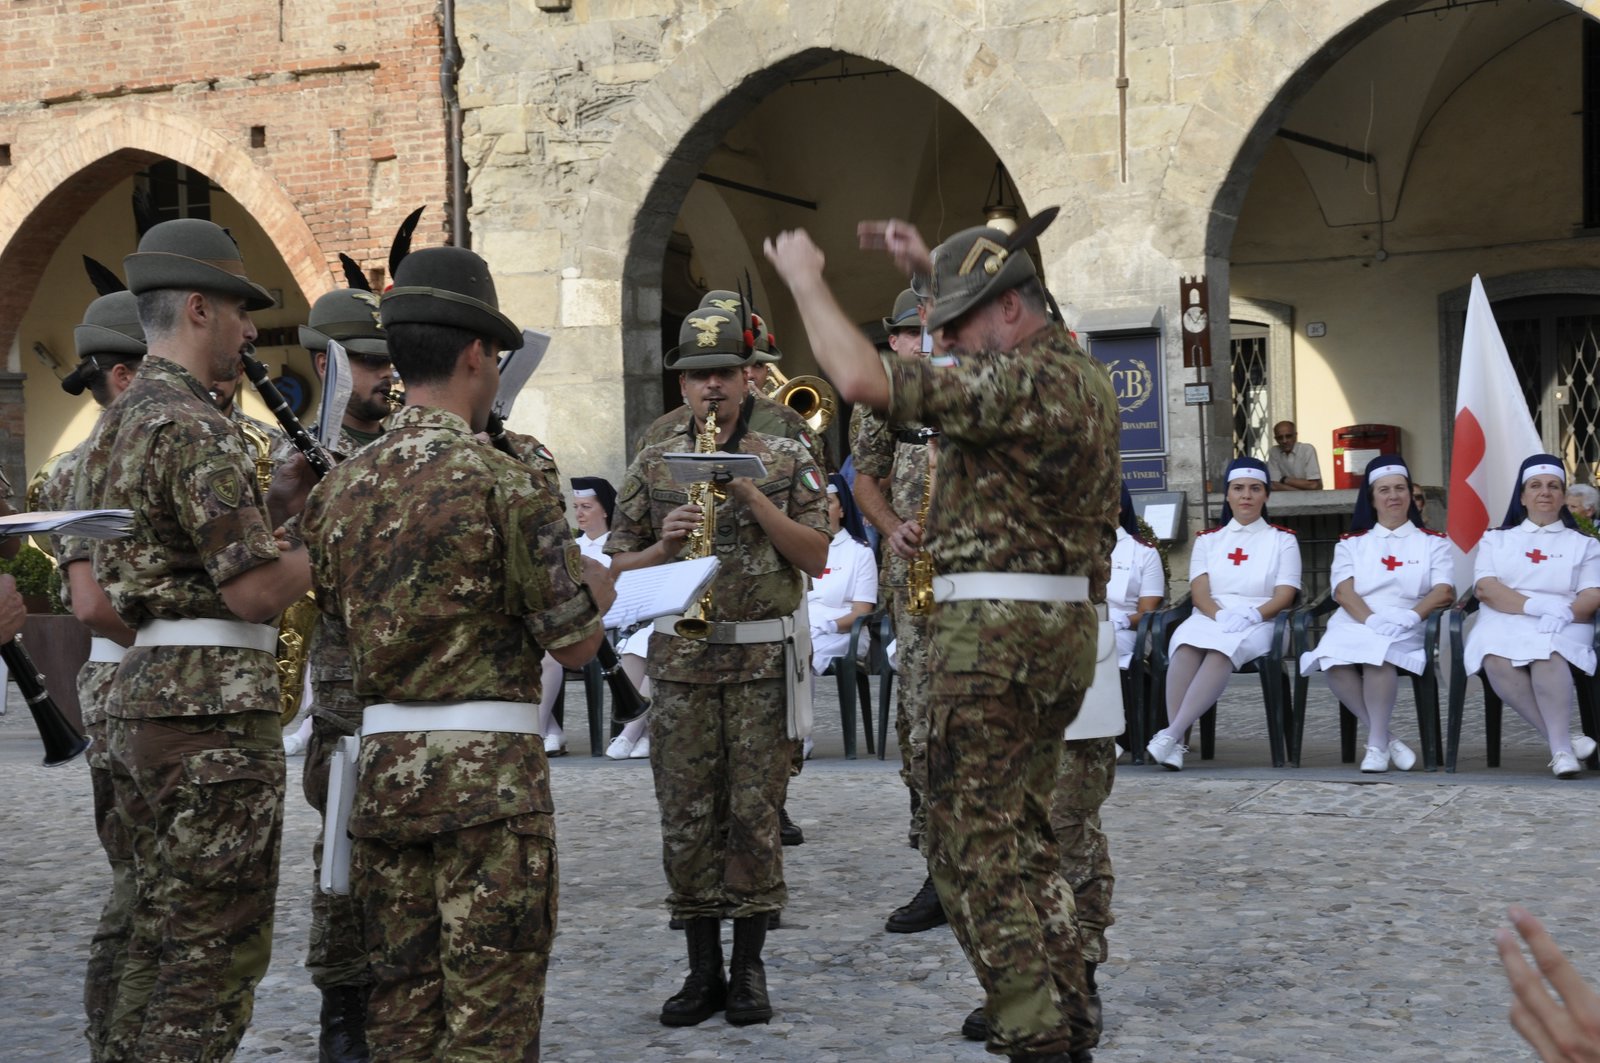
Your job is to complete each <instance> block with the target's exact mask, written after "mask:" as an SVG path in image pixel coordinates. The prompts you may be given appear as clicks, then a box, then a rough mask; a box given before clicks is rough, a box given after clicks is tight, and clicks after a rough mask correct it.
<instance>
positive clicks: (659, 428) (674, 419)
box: [639, 395, 828, 474]
mask: <svg viewBox="0 0 1600 1063" xmlns="http://www.w3.org/2000/svg"><path fill="white" fill-rule="evenodd" d="M743 416H744V418H745V424H746V426H747V427H748V430H749V431H751V432H754V433H756V434H757V435H763V436H778V437H779V438H781V439H793V440H794V441H795V442H797V443H799V444H800V445H801V446H803V447H805V448H806V450H808V451H810V452H811V460H812V461H813V462H815V463H816V466H817V468H818V469H820V470H822V471H823V473H824V474H826V473H827V471H828V455H827V453H826V450H825V448H824V447H823V443H822V438H821V437H820V436H819V435H817V433H815V432H813V431H812V430H811V425H810V424H808V423H806V419H805V418H804V417H801V416H800V415H799V414H798V413H796V412H795V411H794V410H792V409H790V408H789V407H787V406H785V405H784V404H783V403H781V402H774V401H772V400H771V399H769V398H767V397H766V396H765V395H749V396H747V397H746V398H745V400H744V414H743ZM688 430H689V406H688V404H687V403H685V404H684V405H682V406H674V407H673V408H672V409H670V410H668V411H667V412H666V413H664V414H662V415H661V416H660V417H657V418H656V419H655V421H653V422H652V423H651V425H650V427H649V428H647V429H645V433H644V439H643V440H642V441H641V442H640V443H639V450H641V451H643V450H644V449H645V448H646V447H653V446H655V445H656V444H657V443H666V442H669V441H670V442H675V443H677V444H678V445H679V447H683V446H684V444H685V434H686V433H687V432H688ZM687 449H689V450H693V449H694V436H693V435H688V436H687Z"/></svg>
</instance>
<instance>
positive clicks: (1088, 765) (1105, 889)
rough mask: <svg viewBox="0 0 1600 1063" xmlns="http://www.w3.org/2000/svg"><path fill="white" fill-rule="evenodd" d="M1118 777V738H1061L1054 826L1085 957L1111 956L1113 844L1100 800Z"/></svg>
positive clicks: (1088, 960) (1089, 960)
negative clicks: (1102, 826)
mask: <svg viewBox="0 0 1600 1063" xmlns="http://www.w3.org/2000/svg"><path fill="white" fill-rule="evenodd" d="M1116 777H1117V740H1116V738H1114V737H1113V738H1084V739H1081V740H1078V741H1072V742H1063V743H1062V744H1061V767H1060V769H1059V771H1058V772H1057V781H1056V792H1055V797H1054V798H1053V799H1052V800H1051V802H1050V828H1051V829H1052V830H1054V831H1055V834H1056V842H1057V843H1058V844H1059V845H1060V846H1061V875H1062V877H1063V878H1065V879H1066V880H1067V884H1068V885H1069V886H1071V887H1072V893H1073V899H1074V901H1075V903H1076V905H1077V909H1078V930H1079V936H1080V939H1081V940H1082V943H1083V959H1084V962H1085V963H1094V964H1100V963H1104V962H1106V927H1108V926H1110V925H1111V924H1112V923H1114V922H1116V920H1115V919H1114V918H1112V915H1111V888H1112V886H1113V885H1114V884H1115V882H1116V876H1115V875H1113V874H1112V871H1111V844H1110V842H1108V841H1107V840H1106V836H1105V832H1104V831H1102V830H1101V829H1100V806H1101V805H1103V804H1105V803H1106V801H1107V800H1108V799H1109V798H1110V797H1111V786H1112V784H1113V783H1114V782H1115V781H1116Z"/></svg>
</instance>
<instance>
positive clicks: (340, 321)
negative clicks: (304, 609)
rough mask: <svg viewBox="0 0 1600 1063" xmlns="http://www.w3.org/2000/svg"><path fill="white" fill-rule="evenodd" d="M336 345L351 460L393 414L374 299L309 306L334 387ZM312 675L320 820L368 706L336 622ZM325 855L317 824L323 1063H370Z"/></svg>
mask: <svg viewBox="0 0 1600 1063" xmlns="http://www.w3.org/2000/svg"><path fill="white" fill-rule="evenodd" d="M330 340H337V341H338V342H339V344H340V345H341V346H343V347H344V349H345V353H346V354H347V355H348V356H349V361H350V385H351V387H350V402H349V405H348V406H346V407H345V411H344V417H343V420H342V421H341V422H340V424H339V429H338V438H337V439H335V440H333V441H332V445H331V446H329V447H328V449H329V450H330V451H332V453H333V455H334V456H335V457H336V458H338V459H339V460H343V459H345V458H348V457H350V456H352V455H354V454H356V453H358V452H359V451H360V450H361V449H362V448H364V447H366V446H367V445H368V444H369V443H371V442H373V441H374V440H376V439H377V438H378V437H379V436H381V435H382V434H383V419H384V418H385V417H387V416H388V415H389V394H390V389H391V387H392V386H393V382H394V363H393V361H391V360H390V358H389V341H388V339H387V338H386V337H385V336H384V333H383V328H382V326H381V325H380V324H379V322H378V297H377V296H376V295H374V294H372V293H371V292H370V291H363V290H361V289H356V288H339V289H335V290H334V291H331V292H328V293H327V294H325V295H323V296H322V297H321V298H319V299H318V300H317V301H316V302H315V303H313V304H312V305H311V313H310V314H309V315H308V316H307V322H306V324H305V325H303V326H301V328H300V345H301V346H302V347H304V348H305V349H306V350H307V351H309V352H311V360H312V364H313V367H314V368H315V369H316V373H317V377H318V379H320V380H323V381H326V380H327V373H328V342H329V341H330ZM325 445H326V444H325ZM306 667H307V669H308V671H309V674H310V677H311V694H312V700H311V738H310V740H309V741H307V743H306V761H305V770H304V772H303V774H302V776H301V789H302V790H303V792H304V793H305V798H306V801H307V803H309V804H310V805H311V807H312V808H314V809H316V810H317V813H318V814H319V815H321V814H322V813H323V812H325V811H326V809H327V802H328V764H329V759H330V758H331V757H332V756H333V749H334V746H335V745H336V744H337V743H338V741H339V739H340V738H342V737H344V736H346V735H353V734H356V733H358V732H359V731H360V730H361V710H362V708H363V707H364V702H362V700H361V699H360V698H359V697H357V696H356V693H355V690H354V688H353V684H352V683H351V668H350V649H349V646H348V643H347V639H346V636H345V631H344V625H343V623H342V622H341V621H339V620H338V619H337V618H335V617H323V618H321V620H320V621H319V622H318V624H317V626H316V628H315V629H314V630H313V632H312V635H311V646H310V649H309V651H308V658H307V663H306ZM322 852H323V838H322V830H321V827H320V824H319V827H318V830H317V839H316V841H315V842H314V843H313V844H312V847H311V940H310V943H309V944H308V946H307V948H306V970H308V971H310V972H311V982H312V984H313V985H315V986H316V987H317V988H318V989H319V990H321V992H322V1008H321V1014H320V1017H319V1020H320V1026H321V1032H320V1036H319V1038H318V1044H317V1049H318V1058H319V1063H346V1061H359V1060H365V1059H367V1058H368V1049H367V1038H366V1011H367V993H368V992H369V991H370V989H371V985H372V976H371V973H370V972H369V970H368V968H367V948H366V939H365V936H364V933H363V929H362V926H361V913H360V909H358V908H357V907H356V905H355V904H354V902H353V901H352V900H351V899H350V897H349V895H348V894H336V893H325V892H323V889H322Z"/></svg>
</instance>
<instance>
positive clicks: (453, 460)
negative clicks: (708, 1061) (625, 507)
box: [302, 247, 613, 1063]
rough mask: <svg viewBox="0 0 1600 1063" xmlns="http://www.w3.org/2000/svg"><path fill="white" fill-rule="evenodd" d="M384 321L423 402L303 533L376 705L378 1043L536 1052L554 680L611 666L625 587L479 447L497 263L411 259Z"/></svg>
mask: <svg viewBox="0 0 1600 1063" xmlns="http://www.w3.org/2000/svg"><path fill="white" fill-rule="evenodd" d="M380 312H381V314H382V318H383V326H384V331H385V334H386V335H387V336H388V339H389V351H390V353H391V355H392V356H393V358H394V361H395V365H396V367H397V368H398V369H399V371H400V373H401V375H402V377H403V378H404V379H405V381H406V400H407V402H408V405H407V406H406V407H405V408H404V409H402V410H400V411H398V412H397V413H395V414H394V415H393V416H392V417H391V418H390V419H389V421H388V423H387V427H388V431H387V432H386V433H385V434H384V436H383V437H382V438H381V439H379V440H378V441H376V442H374V443H372V444H371V445H369V446H368V447H366V448H365V449H363V450H362V451H361V452H360V453H359V454H357V455H355V456H354V457H352V458H350V459H349V460H348V461H345V462H344V463H342V464H340V465H338V466H337V467H335V468H334V470H333V471H332V472H331V473H330V474H329V475H328V476H327V477H326V478H325V480H324V481H323V482H322V483H321V484H319V485H318V486H317V489H316V490H315V491H314V492H313V493H312V497H311V499H310V501H309V502H308V503H307V507H306V513H305V517H304V519H303V522H302V527H303V529H304V532H305V535H306V540H307V543H308V545H309V546H310V549H311V552H312V556H313V559H314V563H315V572H316V582H317V597H318V604H319V605H320V607H321V608H322V610H323V612H324V614H325V615H326V616H328V617H333V618H337V619H339V620H342V621H343V623H344V625H345V628H346V630H347V631H348V633H349V635H348V637H349V646H350V654H351V663H352V670H353V682H354V688H355V692H356V694H357V695H358V697H359V699H360V700H361V701H362V702H363V703H364V705H365V707H364V715H363V723H362V739H361V745H360V757H359V777H358V783H357V787H356V794H355V803H354V807H353V809H352V811H351V822H350V833H351V834H352V835H353V836H354V838H355V848H354V853H353V856H352V867H351V884H352V889H353V893H354V898H355V901H356V903H357V904H358V905H359V906H360V908H361V912H362V921H363V923H364V925H365V927H366V932H367V940H368V955H369V956H370V958H371V961H372V981H373V986H372V994H371V997H370V1000H369V1004H368V1014H367V1037H368V1040H369V1041H370V1043H371V1046H372V1055H373V1057H374V1058H376V1059H383V1060H394V1061H404V1060H417V1061H422V1060H429V1061H431V1060H439V1059H449V1060H457V1061H474V1060H477V1061H484V1063H489V1061H494V1063H499V1061H502V1060H508V1059H528V1060H536V1059H538V1058H539V1029H540V1023H541V1020H542V1016H543V1011H544V980H545V970H546V967H547V965H548V962H549V952H550V942H551V939H552V937H553V935H554V933H555V923H556V910H557V898H558V889H557V867H556V845H555V816H554V808H553V806H552V804H551V799H550V785H549V768H548V765H547V763H546V761H545V756H544V743H543V741H542V739H541V738H540V736H539V734H538V726H537V724H538V705H537V703H538V700H539V671H540V669H539V664H540V660H541V657H542V651H544V650H548V651H549V652H550V653H552V654H553V655H554V656H555V657H556V659H557V660H560V661H561V662H562V663H563V664H574V665H578V664H582V663H583V662H585V661H587V660H588V659H589V658H590V657H592V656H593V655H594V652H595V649H596V647H598V646H599V644H600V639H601V637H602V634H603V633H602V631H601V628H600V616H601V614H602V612H603V611H604V609H606V608H608V607H609V606H610V603H611V599H612V597H613V593H612V590H611V584H610V579H609V576H608V575H607V573H606V570H605V568H604V567H603V566H601V565H600V564H598V563H596V562H592V561H590V562H587V563H584V561H583V559H582V558H581V557H580V556H579V554H578V548H577V546H576V545H574V543H573V541H572V533H571V531H570V530H569V529H568V527H567V522H566V519H565V518H564V516H563V515H562V509H561V503H560V500H559V499H558V498H555V497H552V496H551V495H550V493H549V491H548V489H547V488H546V487H545V485H544V483H543V482H542V479H541V478H540V477H538V476H536V475H532V474H530V472H529V469H528V467H527V466H526V465H524V464H523V463H522V462H521V461H519V460H517V459H515V458H513V457H510V456H508V455H506V454H503V453H501V452H499V451H498V450H496V449H495V448H493V447H490V446H487V445H485V444H484V443H483V442H482V441H480V440H479V439H476V438H475V437H474V436H475V433H478V432H482V431H483V430H484V427H485V424H486V422H487V420H488V416H489V412H490V407H491V404H492V402H493V400H494V394H495V387H496V384H497V383H498V380H499V372H498V368H497V359H496V354H497V353H498V352H499V351H500V350H502V349H515V348H516V347H517V346H518V345H520V344H521V342H522V333H521V331H520V330H519V329H517V327H516V326H515V325H513V324H512V323H511V322H510V321H509V320H508V319H507V318H506V317H505V315H504V314H502V313H500V311H499V309H498V301H497V299H496V296H495V289H494V281H493V279H492V278H491V277H490V276H489V271H488V267H487V266H486V265H485V264H484V262H483V260H482V259H481V258H479V257H478V256H477V255H475V254H473V253H472V252H470V251H467V250H465V249H463V248H454V247H438V248H429V249H427V250H423V251H417V252H413V253H412V254H410V255H409V256H407V257H406V258H405V259H404V260H402V262H401V263H400V266H399V269H398V270H396V275H395V286H394V287H393V288H392V289H390V290H389V291H388V292H386V293H385V294H384V296H383V302H382V306H381V310H380Z"/></svg>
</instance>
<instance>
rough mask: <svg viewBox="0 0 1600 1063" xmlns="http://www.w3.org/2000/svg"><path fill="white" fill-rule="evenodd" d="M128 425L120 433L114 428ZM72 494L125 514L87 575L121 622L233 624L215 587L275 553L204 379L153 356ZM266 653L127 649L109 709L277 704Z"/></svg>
mask: <svg viewBox="0 0 1600 1063" xmlns="http://www.w3.org/2000/svg"><path fill="white" fill-rule="evenodd" d="M124 426H126V430H124ZM74 493H75V495H76V496H77V497H78V498H79V499H80V500H83V501H87V502H89V503H90V504H91V505H92V506H93V507H94V508H103V509H131V510H133V513H134V519H133V534H132V535H131V536H129V537H128V538H126V539H102V540H98V541H96V542H95V543H94V546H93V548H92V557H93V561H94V578H95V580H96V581H97V582H98V583H99V584H100V585H101V586H102V587H104V588H105V589H106V594H107V595H108V596H109V597H110V599H111V605H112V607H113V608H115V609H116V611H117V615H118V616H120V617H121V618H122V620H123V622H124V623H126V624H127V625H128V626H129V627H132V628H138V627H139V626H140V625H141V624H143V623H145V622H146V621H148V620H172V619H182V618H192V617H199V618H213V619H223V620H237V619H238V617H236V616H234V615H233V613H231V612H230V611H229V610H228V607H227V605H225V604H224V603H223V600H222V591H221V589H220V588H221V587H222V585H223V584H224V583H227V582H228V581H229V580H231V579H233V578H234V577H236V576H240V575H242V574H244V573H245V572H248V571H250V570H251V569H253V568H256V567H258V566H260V565H263V564H267V563H269V562H272V561H275V560H277V558H278V547H277V545H276V544H275V543H274V542H273V539H272V529H271V525H270V524H269V522H268V518H267V512H266V503H265V501H264V500H263V498H262V497H261V493H260V491H259V490H258V488H257V485H256V478H255V467H254V461H253V460H252V455H250V454H249V453H248V452H247V449H246V445H245V442H244V440H243V438H242V437H241V436H240V434H239V430H238V428H237V427H236V426H235V425H234V424H233V423H232V422H231V421H229V419H228V418H227V417H225V416H224V415H223V414H222V413H221V412H220V411H218V410H217V408H216V407H215V406H213V405H212V404H211V399H210V396H208V395H207V394H206V389H205V385H203V384H202V383H201V382H200V381H199V380H197V379H195V377H194V376H193V375H191V374H190V373H189V372H188V371H187V370H186V369H184V368H183V367H182V366H180V365H178V364H177V363H175V362H172V361H169V360H168V359H166V358H162V357H160V356H159V355H155V354H151V355H148V356H146V357H145V360H144V364H143V365H142V366H141V367H140V369H139V375H138V376H137V377H135V378H134V381H133V384H132V385H131V386H130V387H129V388H128V390H127V391H125V392H123V393H122V396H121V397H120V398H119V399H118V400H117V401H116V402H114V403H112V404H111V406H110V407H109V408H107V410H106V412H105V414H104V415H103V416H102V417H101V419H100V423H99V425H98V426H97V427H96V428H95V433H94V435H93V436H92V437H91V440H90V444H89V454H88V456H87V457H86V458H85V459H84V462H83V468H82V471H81V472H80V473H79V478H78V481H77V483H76V485H75V488H74ZM277 700H278V674H277V667H276V662H275V661H274V659H273V657H272V655H271V654H267V653H261V652H260V651H258V650H243V649H235V648H233V647H223V646H153V647H136V648H134V649H131V650H129V651H128V655H127V657H126V658H124V660H123V664H122V667H121V669H120V670H119V671H118V673H117V686H116V689H115V692H114V693H113V696H112V699H111V703H110V705H109V706H108V708H107V711H108V713H109V715H112V716H119V717H123V718H127V719H140V718H145V717H160V716H205V715H215V714H219V713H233V712H246V711H251V710H268V711H276V707H277Z"/></svg>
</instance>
